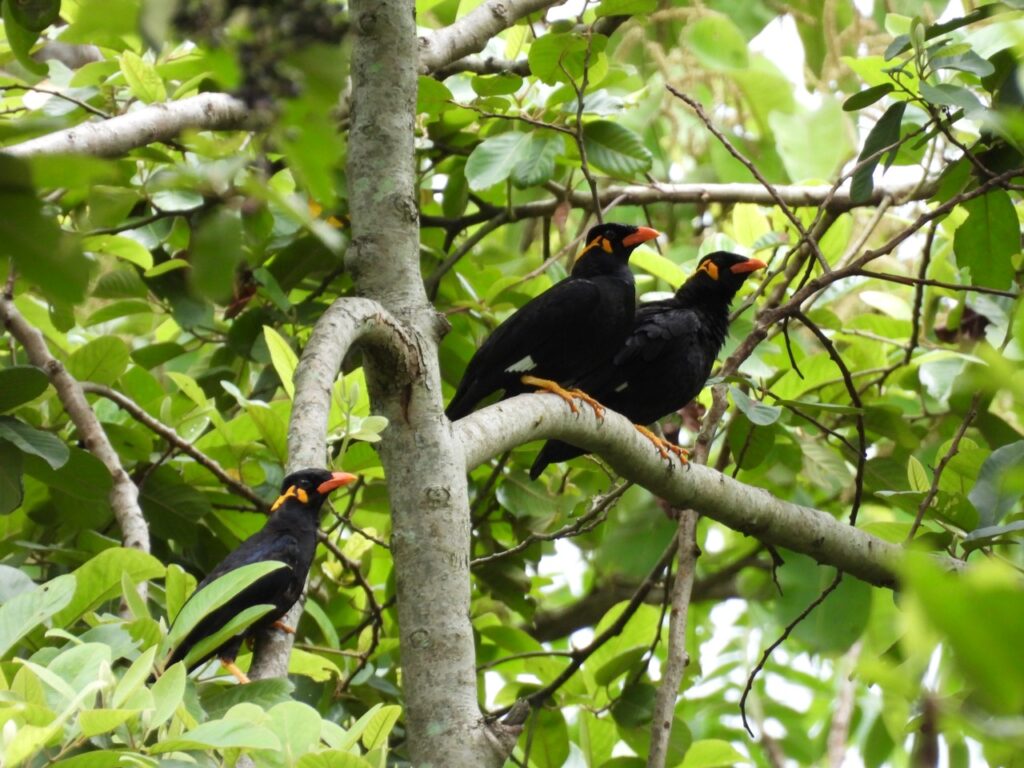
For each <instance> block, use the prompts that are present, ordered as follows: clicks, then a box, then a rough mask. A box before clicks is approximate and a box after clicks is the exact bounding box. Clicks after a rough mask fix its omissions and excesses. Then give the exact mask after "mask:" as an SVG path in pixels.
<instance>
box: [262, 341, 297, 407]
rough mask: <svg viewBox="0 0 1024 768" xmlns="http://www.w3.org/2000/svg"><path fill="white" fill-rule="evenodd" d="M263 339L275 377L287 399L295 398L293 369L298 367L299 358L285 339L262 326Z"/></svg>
mask: <svg viewBox="0 0 1024 768" xmlns="http://www.w3.org/2000/svg"><path fill="white" fill-rule="evenodd" d="M263 338H264V340H265V341H266V342H267V349H268V350H270V361H271V362H272V363H273V364H274V370H275V371H277V377H278V378H279V379H280V380H281V386H282V387H284V391H285V393H286V394H287V395H288V397H289V398H293V397H295V381H294V379H295V369H296V368H297V367H298V365H299V357H298V355H296V354H295V350H293V349H292V348H291V345H290V344H288V342H287V341H286V340H285V338H284V337H283V336H282V335H281V334H280V333H278V332H277V331H275V330H274V329H273V328H271V327H270V326H269V325H265V326H263Z"/></svg>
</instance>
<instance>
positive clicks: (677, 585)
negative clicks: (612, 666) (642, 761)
mask: <svg viewBox="0 0 1024 768" xmlns="http://www.w3.org/2000/svg"><path fill="white" fill-rule="evenodd" d="M676 542H677V544H676V548H677V549H678V551H679V565H678V567H677V569H676V570H677V573H676V578H675V580H674V582H673V583H672V591H671V595H672V599H671V605H672V613H671V614H670V617H669V629H668V658H667V659H666V660H665V665H664V666H663V667H662V668H661V669H662V672H661V685H659V686H658V692H657V694H656V695H655V699H654V715H653V717H652V719H651V746H650V750H649V751H648V753H647V768H665V759H666V758H667V757H668V741H669V737H670V736H671V735H672V721H673V720H674V719H675V713H676V699H677V698H678V693H679V685H680V684H681V683H682V681H683V672H685V671H686V667H687V666H688V665H689V663H690V657H689V656H688V655H687V653H686V618H687V613H688V609H689V607H690V597H691V595H692V592H693V580H694V575H695V572H696V570H697V557H698V556H699V555H700V549H699V548H698V546H697V513H696V512H694V511H693V510H692V509H684V510H682V511H681V512H680V515H679V528H678V530H677V532H676Z"/></svg>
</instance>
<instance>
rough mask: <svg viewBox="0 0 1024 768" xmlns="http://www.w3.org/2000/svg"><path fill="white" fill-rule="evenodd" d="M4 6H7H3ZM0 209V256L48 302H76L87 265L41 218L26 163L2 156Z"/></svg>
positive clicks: (66, 239) (69, 240)
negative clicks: (11, 261) (10, 263)
mask: <svg viewBox="0 0 1024 768" xmlns="http://www.w3.org/2000/svg"><path fill="white" fill-rule="evenodd" d="M8 7H10V4H9V3H5V4H4V8H5V9H6V8H8ZM8 34H10V28H8ZM0 210H2V211H3V212H4V215H3V216H0V257H2V258H3V259H8V258H10V259H13V260H14V265H15V267H16V268H17V270H18V274H19V275H20V276H22V277H24V278H25V279H26V280H28V281H29V282H31V283H32V284H33V285H35V286H36V287H38V288H39V290H40V291H41V292H42V293H43V295H44V296H46V297H48V298H50V299H51V300H53V301H56V302H59V303H62V304H75V303H77V302H80V301H81V300H82V298H83V296H84V295H85V287H86V285H87V283H88V282H89V263H88V262H87V261H86V260H85V257H84V256H83V255H82V253H81V251H80V249H79V248H78V243H77V242H76V241H75V240H74V239H73V238H72V237H71V236H69V235H66V234H65V233H63V232H61V230H60V228H59V227H58V226H57V222H56V221H54V219H53V218H52V217H50V216H46V215H44V214H43V209H42V205H41V204H40V202H39V200H38V199H37V198H36V195H35V190H34V189H33V187H32V184H31V182H30V181H29V169H28V166H27V164H26V163H25V162H24V161H22V160H18V159H16V158H13V157H10V156H9V155H4V154H2V153H0Z"/></svg>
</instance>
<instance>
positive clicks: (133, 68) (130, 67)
mask: <svg viewBox="0 0 1024 768" xmlns="http://www.w3.org/2000/svg"><path fill="white" fill-rule="evenodd" d="M121 74H123V75H124V79H125V80H126V81H127V82H128V87H129V88H131V89H132V93H134V94H135V97H136V98H137V99H138V100H139V101H143V102H145V103H146V104H152V103H153V102H155V101H166V100H167V89H166V88H165V87H164V81H163V79H162V78H161V77H160V75H159V74H158V73H157V71H156V67H154V66H153V65H152V64H151V63H150V62H148V61H145V60H144V59H142V58H141V57H139V56H138V55H137V54H135V53H133V52H132V51H125V52H124V53H122V54H121Z"/></svg>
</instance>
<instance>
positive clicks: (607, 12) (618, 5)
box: [594, 0, 658, 19]
mask: <svg viewBox="0 0 1024 768" xmlns="http://www.w3.org/2000/svg"><path fill="white" fill-rule="evenodd" d="M657 5H658V2H657V0H602V2H601V4H600V5H599V6H597V10H596V11H595V12H594V13H595V15H596V16H597V18H599V19H600V18H601V17H603V16H638V15H640V14H643V13H650V12H651V11H653V10H654V9H655V8H656V7H657Z"/></svg>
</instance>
